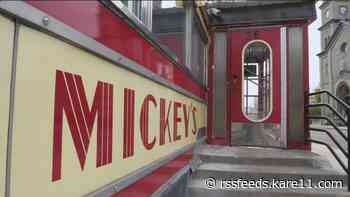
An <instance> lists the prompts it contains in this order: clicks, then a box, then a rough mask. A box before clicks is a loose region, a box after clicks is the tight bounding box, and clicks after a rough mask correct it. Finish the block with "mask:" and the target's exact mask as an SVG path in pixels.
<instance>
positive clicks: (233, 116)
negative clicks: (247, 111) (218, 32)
mask: <svg viewBox="0 0 350 197" xmlns="http://www.w3.org/2000/svg"><path fill="white" fill-rule="evenodd" d="M280 28H281V26H272V27H247V28H237V29H233V30H231V31H229V32H228V41H229V43H228V45H227V53H228V55H227V72H226V73H227V74H226V75H227V84H228V85H227V109H228V110H227V111H226V117H227V120H226V134H225V136H226V143H227V144H228V145H232V144H231V137H232V136H231V123H232V122H241V123H247V122H251V121H249V120H248V119H247V118H246V117H245V116H244V115H243V112H242V110H241V109H242V108H241V106H242V99H241V98H242V95H241V94H242V74H241V73H242V70H241V66H240V67H239V68H237V67H236V68H235V69H234V67H233V64H235V65H236V64H237V65H241V61H242V60H241V59H242V58H241V53H242V50H243V47H244V46H245V45H246V44H247V43H248V42H249V41H252V40H264V41H266V42H267V43H268V44H269V45H270V46H271V48H272V51H273V54H272V55H273V57H272V60H273V68H272V69H273V106H274V107H273V109H272V110H273V111H272V114H271V116H270V117H269V118H268V119H267V120H265V121H263V122H265V123H281V88H280V87H281V86H280V84H281V83H280V80H281V70H280V63H281V57H280V56H281V49H280V45H281V43H280V42H281V39H280ZM256 32H258V33H256ZM233 39H235V40H233ZM236 40H237V41H239V42H240V43H238V44H237V45H239V48H238V49H237V47H235V48H233V45H234V43H233V42H234V41H236ZM237 51H239V52H238V53H237ZM237 57H239V58H238V59H239V62H238V60H237ZM233 62H235V63H233ZM233 72H236V73H239V74H237V76H238V77H237V79H233V77H232V76H233V74H234V73H233ZM275 81H279V83H276V82H275ZM233 91H237V92H239V95H240V96H237V97H236V98H235V99H233V97H232V96H233V95H232V92H233ZM233 100H235V101H233ZM233 111H235V113H233Z"/></svg>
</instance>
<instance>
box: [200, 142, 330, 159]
mask: <svg viewBox="0 0 350 197" xmlns="http://www.w3.org/2000/svg"><path fill="white" fill-rule="evenodd" d="M195 153H196V154H199V155H206V156H214V157H230V158H237V159H307V160H314V159H315V160H324V158H323V157H322V156H320V155H318V154H316V153H312V152H308V151H302V150H284V149H279V148H259V147H228V146H218V145H202V146H199V147H197V148H196V151H195Z"/></svg>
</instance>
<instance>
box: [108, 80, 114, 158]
mask: <svg viewBox="0 0 350 197" xmlns="http://www.w3.org/2000/svg"><path fill="white" fill-rule="evenodd" d="M108 117H109V124H108V131H109V135H108V137H109V138H108V153H109V154H108V163H111V162H112V155H113V152H112V150H113V148H112V146H113V85H111V84H110V85H109V116H108Z"/></svg>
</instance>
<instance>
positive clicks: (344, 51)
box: [340, 42, 349, 53]
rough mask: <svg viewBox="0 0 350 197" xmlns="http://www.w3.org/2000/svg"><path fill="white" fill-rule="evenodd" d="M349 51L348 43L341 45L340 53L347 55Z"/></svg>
mask: <svg viewBox="0 0 350 197" xmlns="http://www.w3.org/2000/svg"><path fill="white" fill-rule="evenodd" d="M348 49H349V46H348V43H347V42H343V43H342V44H341V45H340V51H341V52H342V53H346V52H347V51H348Z"/></svg>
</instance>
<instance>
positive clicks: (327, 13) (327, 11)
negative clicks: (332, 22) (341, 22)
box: [325, 9, 330, 19]
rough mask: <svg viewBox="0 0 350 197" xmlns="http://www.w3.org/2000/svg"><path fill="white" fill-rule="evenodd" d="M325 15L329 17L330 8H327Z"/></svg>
mask: <svg viewBox="0 0 350 197" xmlns="http://www.w3.org/2000/svg"><path fill="white" fill-rule="evenodd" d="M325 16H326V19H328V18H329V17H330V14H329V9H327V10H326V12H325Z"/></svg>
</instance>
